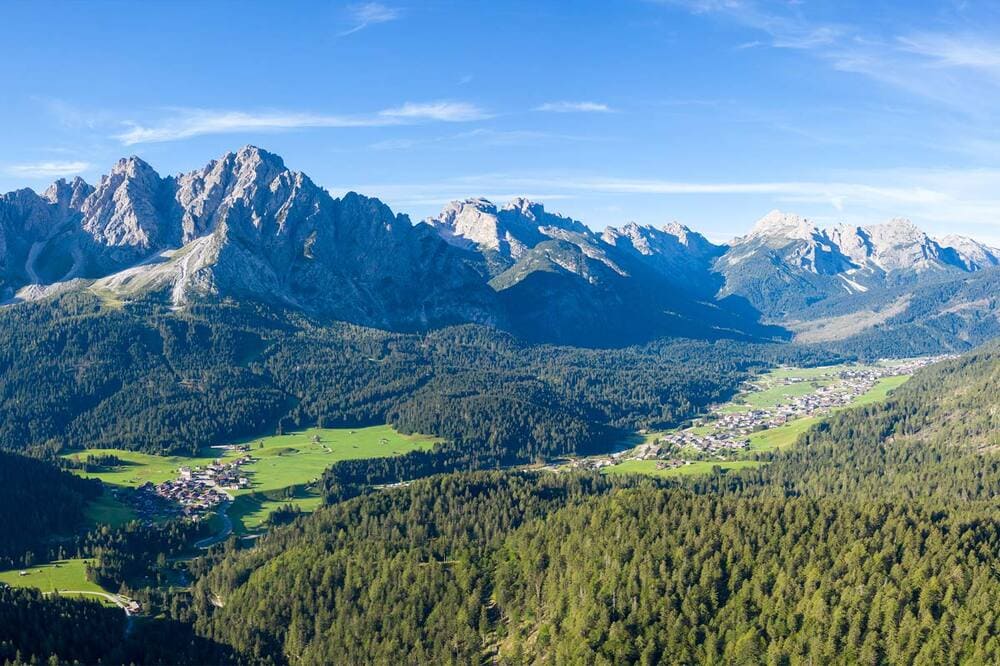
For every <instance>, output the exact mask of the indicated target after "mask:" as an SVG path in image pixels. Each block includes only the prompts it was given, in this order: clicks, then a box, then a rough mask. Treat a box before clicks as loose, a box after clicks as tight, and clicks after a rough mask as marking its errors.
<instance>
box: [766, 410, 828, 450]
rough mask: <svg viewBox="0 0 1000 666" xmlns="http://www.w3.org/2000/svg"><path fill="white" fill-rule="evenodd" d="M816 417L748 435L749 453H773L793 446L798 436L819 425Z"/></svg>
mask: <svg viewBox="0 0 1000 666" xmlns="http://www.w3.org/2000/svg"><path fill="white" fill-rule="evenodd" d="M819 420H820V419H819V417H818V416H810V417H807V418H804V419H798V420H797V421H792V422H790V423H786V424H785V425H783V426H780V427H778V428H768V429H767V430H761V431H760V432H755V433H754V434H752V435H750V450H751V451H773V450H774V449H780V448H783V447H786V446H788V445H790V444H794V443H795V442H796V441H797V440H798V438H799V435H801V434H802V433H804V432H805V431H806V430H808V429H809V428H811V427H812V426H814V425H815V424H816V423H819Z"/></svg>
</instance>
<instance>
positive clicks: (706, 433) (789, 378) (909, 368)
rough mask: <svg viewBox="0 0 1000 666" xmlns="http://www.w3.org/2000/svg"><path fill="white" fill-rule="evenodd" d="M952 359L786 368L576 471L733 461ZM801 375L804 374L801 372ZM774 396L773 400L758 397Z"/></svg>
mask: <svg viewBox="0 0 1000 666" xmlns="http://www.w3.org/2000/svg"><path fill="white" fill-rule="evenodd" d="M945 358H948V357H947V356H927V357H919V358H912V359H905V360H900V361H879V362H877V363H872V364H852V365H841V366H833V367H831V368H830V370H829V371H828V372H826V373H824V372H823V370H822V368H820V369H815V368H811V369H789V368H783V369H779V370H778V371H776V372H772V373H768V374H766V375H763V376H761V377H758V378H755V379H753V380H751V381H749V382H747V383H746V384H745V385H744V386H743V387H741V390H740V392H739V394H738V395H737V397H736V398H734V399H733V400H732V401H730V402H728V403H725V404H722V405H714V406H712V407H711V408H710V409H709V410H708V412H707V413H706V414H705V415H704V416H702V417H700V418H698V419H696V420H695V421H693V422H692V423H690V424H689V425H688V426H687V427H684V428H681V429H678V430H674V431H669V432H665V433H662V434H659V435H655V436H651V435H649V434H648V433H640V434H641V435H643V436H645V441H644V442H643V443H642V444H639V445H637V446H635V447H633V448H631V449H628V450H625V451H619V452H616V453H613V454H610V455H607V456H591V457H587V458H580V459H576V460H574V461H572V462H571V466H573V467H578V468H585V469H602V468H606V467H611V466H614V465H618V464H620V463H623V462H625V461H628V460H655V461H656V469H671V468H674V467H682V466H684V465H686V464H689V463H690V462H692V461H693V460H730V459H732V458H733V457H734V456H737V455H739V454H740V453H743V452H746V451H749V450H750V448H751V436H752V435H753V434H755V433H759V432H762V431H765V430H770V429H773V428H780V427H782V426H785V425H787V424H790V423H792V422H794V421H798V420H800V419H806V418H810V417H816V416H822V415H825V414H829V413H830V412H832V411H833V410H835V409H838V408H842V407H847V406H850V405H851V404H853V403H854V402H855V401H857V400H858V399H859V398H861V397H862V396H864V395H865V394H866V393H868V392H869V391H871V390H873V389H874V388H875V387H876V386H877V385H878V384H879V382H880V381H882V380H884V379H887V378H890V377H906V376H909V375H912V374H913V373H914V372H916V371H917V370H918V369H920V368H922V367H924V366H926V365H929V364H931V363H936V362H938V361H941V360H944V359H945ZM799 370H801V372H797V371H799ZM755 396H757V397H761V396H774V399H773V400H767V399H764V400H754V397H755Z"/></svg>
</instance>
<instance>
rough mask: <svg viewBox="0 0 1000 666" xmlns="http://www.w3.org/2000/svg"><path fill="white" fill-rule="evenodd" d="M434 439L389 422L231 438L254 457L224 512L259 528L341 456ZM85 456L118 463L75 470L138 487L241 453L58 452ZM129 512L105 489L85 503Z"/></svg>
mask: <svg viewBox="0 0 1000 666" xmlns="http://www.w3.org/2000/svg"><path fill="white" fill-rule="evenodd" d="M439 441H440V440H439V439H438V438H435V437H429V436H426V435H404V434H402V433H399V432H396V430H394V429H393V428H392V427H391V426H388V425H383V426H371V427H367V428H309V429H307V430H301V431H296V432H291V433H287V434H283V435H273V436H269V437H258V438H254V439H250V440H244V441H241V442H237V443H238V444H247V445H248V446H249V447H250V454H251V455H252V456H253V457H254V458H256V459H257V460H255V461H254V462H253V463H251V464H249V465H245V466H244V467H243V468H242V469H244V470H246V472H247V476H248V477H249V478H250V480H251V486H250V488H245V489H241V490H235V491H229V492H230V494H231V495H233V496H234V497H235V500H234V503H233V506H232V507H231V508H230V514H231V516H232V517H233V524H234V529H236V531H237V532H245V531H249V530H253V529H257V528H259V527H260V526H261V525H262V524H263V523H264V521H265V520H266V518H267V515H268V514H269V513H270V512H271V511H273V510H274V509H276V508H278V507H280V506H282V505H284V504H288V503H292V504H295V505H296V506H298V507H299V508H301V509H302V510H303V511H312V510H313V509H315V508H316V507H317V506H319V504H320V497H319V496H318V494H314V493H312V491H309V490H308V489H307V488H306V487H307V486H309V484H311V483H313V482H315V481H316V480H318V479H319V477H320V476H321V475H322V473H323V471H324V470H325V469H326V468H327V467H329V466H330V465H332V464H334V463H336V462H339V461H342V460H355V459H360V458H384V457H389V456H398V455H403V454H405V453H409V452H411V451H420V450H428V449H430V448H432V447H433V446H434V445H435V444H437V443H438V442H439ZM88 455H115V456H117V457H118V458H119V459H120V460H122V464H121V465H119V466H117V467H115V468H113V469H106V470H102V471H100V472H83V471H79V470H78V471H77V473H78V474H79V475H80V476H85V477H91V478H98V479H101V480H102V481H103V482H104V483H106V484H109V485H112V486H121V487H125V488H138V487H139V486H141V485H143V484H144V483H146V482H151V483H154V484H156V483H161V482H163V481H166V480H168V479H174V478H176V477H177V476H178V474H179V469H180V468H181V467H197V466H203V465H207V464H209V463H211V462H213V461H215V460H217V459H219V458H222V459H231V458H236V457H239V456H241V455H244V454H243V453H242V452H240V451H236V450H232V449H225V448H208V449H205V450H203V451H201V452H200V455H199V456H197V457H190V458H189V457H184V456H157V455H150V454H147V453H137V452H135V451H124V450H119V449H86V450H83V451H76V452H73V453H68V454H66V455H65V456H64V457H66V458H75V459H78V460H80V461H83V460H85V459H86V457H87V456H88ZM132 517H134V513H133V512H132V510H131V508H129V507H128V506H126V505H124V504H122V503H121V502H118V501H117V500H115V499H114V498H113V497H111V496H110V495H109V494H105V495H103V496H102V497H101V498H99V499H98V500H97V501H95V502H92V503H91V505H90V506H89V507H88V519H89V520H91V521H92V522H94V523H109V524H121V523H123V522H127V521H128V520H129V519H131V518H132Z"/></svg>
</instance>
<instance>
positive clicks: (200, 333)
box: [0, 294, 841, 461]
mask: <svg viewBox="0 0 1000 666" xmlns="http://www.w3.org/2000/svg"><path fill="white" fill-rule="evenodd" d="M0 339H4V340H5V341H6V343H7V344H5V345H3V346H0V410H2V411H3V413H4V415H5V418H4V419H3V420H2V421H0V449H15V450H30V451H33V452H35V453H46V452H49V453H51V452H57V451H61V450H65V449H73V448H82V447H84V446H87V447H95V448H101V447H107V448H129V449H139V450H143V451H147V452H150V453H181V454H193V453H195V452H197V451H198V450H199V449H200V448H202V447H204V446H205V445H208V444H215V443H218V442H225V441H232V440H233V439H236V438H239V437H244V436H252V435H261V434H272V433H274V432H280V431H282V430H290V429H293V428H298V427H301V426H305V425H320V426H337V425H350V426H356V425H365V424H375V423H385V422H390V423H393V424H394V425H395V426H396V427H397V428H399V429H400V430H402V431H403V432H423V433H430V434H435V435H439V436H442V437H444V438H446V439H447V440H449V441H451V442H453V443H456V444H458V445H459V446H460V447H461V448H462V449H464V450H467V451H468V450H472V449H475V450H477V451H490V452H491V456H492V457H493V458H503V459H506V460H519V461H527V460H531V459H532V458H534V457H536V456H543V457H544V456H551V455H558V454H564V453H568V452H587V451H593V450H597V449H600V448H605V447H607V445H608V443H609V441H612V440H613V439H614V438H617V437H620V435H621V432H620V431H621V429H630V430H631V429H637V428H643V427H665V426H668V425H673V424H676V423H677V422H679V421H681V420H683V419H685V418H689V417H691V416H692V415H694V414H696V413H697V412H698V411H699V410H700V409H701V408H703V407H704V406H705V405H706V404H709V403H711V402H714V401H718V400H720V399H722V398H724V397H726V396H728V395H730V394H731V393H732V392H733V391H734V390H735V388H736V387H737V386H738V385H739V383H740V382H742V381H743V380H745V379H747V378H748V377H749V376H750V373H752V372H753V371H756V370H760V369H762V368H764V367H768V366H770V365H774V364H776V363H779V362H785V363H796V364H809V363H819V362H829V361H834V360H837V359H839V358H841V357H838V356H836V355H833V354H830V353H828V352H824V351H821V350H818V349H812V348H803V347H796V346H790V345H763V344H758V345H750V344H742V343H737V342H733V341H718V342H703V341H693V340H692V341H685V340H672V341H669V340H668V341H660V342H654V343H650V344H648V345H644V346H640V347H627V348H623V349H610V350H596V349H578V348H570V347H549V346H536V345H528V344H526V343H524V342H521V341H518V340H517V339H515V338H513V337H511V336H510V335H509V334H506V333H503V332H500V331H497V330H495V329H489V328H485V327H478V326H460V327H452V328H446V329H441V330H437V331H432V332H429V333H426V334H422V335H415V334H399V333H389V332H385V331H380V330H376V329H370V328H362V327H357V326H351V325H347V324H341V323H330V322H316V321H312V320H309V319H306V318H304V317H302V316H301V315H297V314H295V313H288V312H283V311H275V310H272V309H268V308H264V307H261V306H254V305H252V304H244V305H212V306H209V305H206V306H199V307H192V308H189V309H188V310H187V311H185V312H180V313H174V312H170V311H169V310H165V309H163V308H161V307H159V306H157V305H156V304H154V303H147V302H140V303H137V304H131V305H128V306H125V307H122V308H119V309H116V308H108V307H107V306H104V305H102V304H101V302H100V301H99V300H98V299H97V298H95V297H93V296H86V295H82V294H77V295H72V296H65V297H62V298H61V299H59V300H58V301H56V302H53V303H52V304H51V305H50V306H49V307H46V308H32V307H13V308H6V309H3V310H0Z"/></svg>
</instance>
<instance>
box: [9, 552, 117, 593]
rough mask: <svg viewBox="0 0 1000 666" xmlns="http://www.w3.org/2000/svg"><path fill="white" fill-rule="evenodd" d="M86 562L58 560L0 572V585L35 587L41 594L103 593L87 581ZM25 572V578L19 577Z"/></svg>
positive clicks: (95, 584) (97, 586)
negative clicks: (66, 592)
mask: <svg viewBox="0 0 1000 666" xmlns="http://www.w3.org/2000/svg"><path fill="white" fill-rule="evenodd" d="M86 562H87V560H83V559H79V560H78V559H73V560H59V561H58V562H50V563H48V564H40V565H38V566H35V567H30V568H28V569H13V570H11V571H4V572H0V583H6V584H7V585H10V586H11V587H37V588H38V589H40V590H41V591H42V592H55V591H56V590H77V591H84V592H105V591H106V590H104V589H103V588H101V587H100V586H99V585H98V584H97V583H92V582H91V581H89V580H87V573H86V570H85V569H84V565H85V564H86ZM21 571H27V572H28V575H27V576H22V575H20V572H21Z"/></svg>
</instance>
